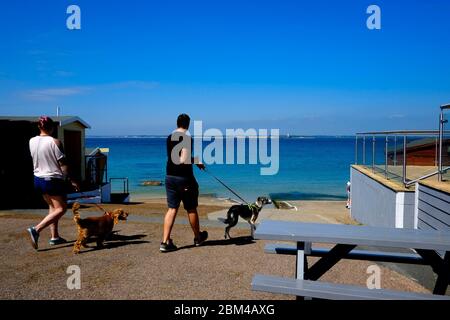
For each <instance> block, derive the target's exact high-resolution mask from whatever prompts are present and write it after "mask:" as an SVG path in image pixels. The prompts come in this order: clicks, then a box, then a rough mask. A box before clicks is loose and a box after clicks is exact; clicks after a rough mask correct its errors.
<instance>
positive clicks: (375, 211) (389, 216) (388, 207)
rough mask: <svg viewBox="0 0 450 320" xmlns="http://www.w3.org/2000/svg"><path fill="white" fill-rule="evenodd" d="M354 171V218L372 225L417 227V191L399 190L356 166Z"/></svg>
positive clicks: (352, 170) (352, 171) (352, 175)
mask: <svg viewBox="0 0 450 320" xmlns="http://www.w3.org/2000/svg"><path fill="white" fill-rule="evenodd" d="M350 170H351V171H350V177H351V198H352V207H351V211H350V212H351V216H352V218H353V219H355V220H356V221H358V222H360V223H362V224H365V225H369V226H378V227H391V228H414V214H415V210H414V202H415V195H414V192H397V191H395V190H393V189H391V188H389V187H388V186H386V185H384V184H382V183H380V182H378V181H376V180H374V179H372V178H371V177H369V176H367V175H365V174H364V173H362V172H360V171H358V170H357V169H355V168H353V167H352V168H351V169H350Z"/></svg>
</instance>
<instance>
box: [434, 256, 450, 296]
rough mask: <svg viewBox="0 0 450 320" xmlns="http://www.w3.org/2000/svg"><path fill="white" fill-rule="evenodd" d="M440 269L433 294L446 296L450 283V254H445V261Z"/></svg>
mask: <svg viewBox="0 0 450 320" xmlns="http://www.w3.org/2000/svg"><path fill="white" fill-rule="evenodd" d="M439 269H440V270H439V271H438V278H437V280H436V284H435V286H434V290H433V294H440V295H445V293H446V291H447V287H448V285H449V281H450V252H448V251H447V252H446V253H445V256H444V261H443V262H442V264H441V267H440V268H439Z"/></svg>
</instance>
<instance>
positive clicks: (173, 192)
mask: <svg viewBox="0 0 450 320" xmlns="http://www.w3.org/2000/svg"><path fill="white" fill-rule="evenodd" d="M166 194H167V205H168V207H169V208H171V209H178V208H179V207H180V202H181V201H183V206H184V209H186V210H188V211H189V210H193V209H196V208H197V206H198V183H197V181H196V180H195V178H194V177H191V178H186V177H177V176H166Z"/></svg>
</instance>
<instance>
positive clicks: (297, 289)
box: [252, 220, 450, 299]
mask: <svg viewBox="0 0 450 320" xmlns="http://www.w3.org/2000/svg"><path fill="white" fill-rule="evenodd" d="M255 239H261V240H277V241H288V242H294V243H295V244H294V245H290V246H289V245H283V244H269V245H267V246H266V252H268V253H279V254H295V255H296V268H295V274H296V278H295V279H289V278H280V277H274V276H263V275H257V276H255V277H254V279H253V282H252V286H253V289H254V290H260V291H270V292H276V293H285V294H294V295H297V296H303V297H315V298H325V299H358V298H360V299H372V298H373V299H450V297H449V296H445V292H446V290H447V286H448V284H449V281H450V232H448V231H424V230H417V229H396V228H384V227H371V226H354V225H336V224H319V223H301V222H290V221H289V222H288V221H274V220H271V221H263V222H262V223H261V224H260V225H259V226H258V229H257V230H256V232H255ZM314 243H327V244H332V245H334V246H333V248H331V249H323V248H314V247H313V246H312V245H313V244H314ZM358 246H364V247H367V246H369V247H384V248H396V249H401V250H403V251H404V249H409V250H411V253H393V252H374V251H369V250H355V248H356V247H358ZM308 256H319V257H321V258H320V259H319V260H318V261H317V262H316V263H315V264H314V265H312V266H309V265H308ZM341 259H358V260H369V261H385V262H399V263H414V264H423V265H429V266H431V267H432V269H433V271H434V272H435V273H436V274H437V280H436V283H435V287H434V290H433V295H426V294H418V293H409V292H408V293H406V292H405V293H404V292H401V291H392V290H370V289H368V288H365V287H358V286H350V285H339V284H331V283H324V282H320V281H318V280H319V278H320V277H321V276H323V275H324V274H325V273H326V272H327V271H328V270H330V268H332V267H333V266H334V265H335V264H336V263H337V262H339V261H340V260H341Z"/></svg>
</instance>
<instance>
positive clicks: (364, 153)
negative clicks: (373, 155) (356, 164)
mask: <svg viewBox="0 0 450 320" xmlns="http://www.w3.org/2000/svg"><path fill="white" fill-rule="evenodd" d="M363 165H366V136H363Z"/></svg>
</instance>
